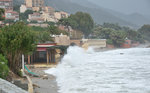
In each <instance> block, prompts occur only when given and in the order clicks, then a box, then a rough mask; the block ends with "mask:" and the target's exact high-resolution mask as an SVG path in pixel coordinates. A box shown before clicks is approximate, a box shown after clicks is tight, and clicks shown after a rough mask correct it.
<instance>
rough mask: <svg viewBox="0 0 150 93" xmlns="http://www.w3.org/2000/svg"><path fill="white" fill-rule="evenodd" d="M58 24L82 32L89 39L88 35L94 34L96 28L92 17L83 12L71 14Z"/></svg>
mask: <svg viewBox="0 0 150 93" xmlns="http://www.w3.org/2000/svg"><path fill="white" fill-rule="evenodd" d="M58 23H59V24H63V25H65V26H71V27H72V28H73V29H77V30H80V31H82V32H83V33H84V35H85V37H88V35H89V34H91V33H92V29H93V27H94V21H93V19H92V17H91V16H90V15H89V14H88V13H83V12H77V13H75V14H71V15H70V16H69V17H68V18H64V19H61V20H59V22H58Z"/></svg>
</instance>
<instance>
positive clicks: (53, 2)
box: [15, 0, 150, 28]
mask: <svg viewBox="0 0 150 93" xmlns="http://www.w3.org/2000/svg"><path fill="white" fill-rule="evenodd" d="M16 1H19V3H20V2H22V1H23V0H15V2H16ZM45 5H49V6H52V7H54V8H55V9H56V10H62V11H66V12H68V13H70V14H71V13H75V12H77V11H83V12H88V13H90V14H91V16H92V17H93V19H94V21H95V22H96V23H98V24H103V23H104V22H109V23H119V24H120V25H123V26H130V27H133V28H138V27H140V26H141V25H143V24H148V23H150V20H149V19H148V18H146V17H145V16H143V15H141V14H131V15H125V14H123V13H120V12H116V11H114V10H110V9H106V8H103V7H100V6H98V5H95V4H93V3H91V2H88V1H87V0H45Z"/></svg>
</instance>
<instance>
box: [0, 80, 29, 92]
mask: <svg viewBox="0 0 150 93" xmlns="http://www.w3.org/2000/svg"><path fill="white" fill-rule="evenodd" d="M0 93H28V92H27V91H25V90H23V89H21V88H19V87H17V86H15V85H14V84H11V83H10V82H8V81H6V80H3V79H0Z"/></svg>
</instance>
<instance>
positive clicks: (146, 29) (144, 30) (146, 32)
mask: <svg viewBox="0 0 150 93" xmlns="http://www.w3.org/2000/svg"><path fill="white" fill-rule="evenodd" d="M138 31H139V32H140V33H141V34H142V35H143V38H144V39H145V40H148V41H150V25H143V26H142V27H141V28H140V29H139V30H138Z"/></svg>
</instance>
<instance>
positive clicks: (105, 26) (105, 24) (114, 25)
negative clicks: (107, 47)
mask: <svg viewBox="0 0 150 93" xmlns="http://www.w3.org/2000/svg"><path fill="white" fill-rule="evenodd" d="M102 27H104V28H111V29H114V30H122V27H121V26H119V25H118V24H112V23H104V24H103V25H102Z"/></svg>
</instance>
